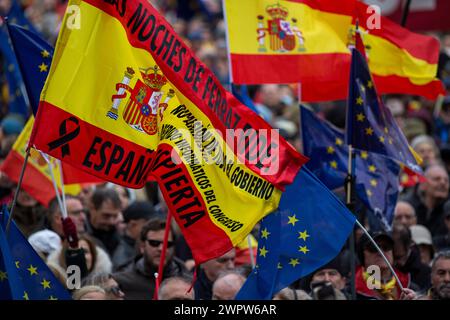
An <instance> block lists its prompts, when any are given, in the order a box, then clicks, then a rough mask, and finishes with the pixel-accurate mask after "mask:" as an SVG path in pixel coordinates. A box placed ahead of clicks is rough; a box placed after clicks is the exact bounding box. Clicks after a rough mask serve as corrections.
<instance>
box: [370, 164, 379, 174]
mask: <svg viewBox="0 0 450 320" xmlns="http://www.w3.org/2000/svg"><path fill="white" fill-rule="evenodd" d="M376 170H377V167H375V166H374V165H373V164H372V165H370V166H369V171H370V172H375V171H376Z"/></svg>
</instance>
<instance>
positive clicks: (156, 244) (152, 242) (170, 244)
mask: <svg viewBox="0 0 450 320" xmlns="http://www.w3.org/2000/svg"><path fill="white" fill-rule="evenodd" d="M145 240H146V241H147V243H148V244H149V245H150V246H152V247H159V246H160V245H161V244H162V243H163V241H159V240H152V239H145ZM173 245H174V243H173V241H167V248H171V247H173Z"/></svg>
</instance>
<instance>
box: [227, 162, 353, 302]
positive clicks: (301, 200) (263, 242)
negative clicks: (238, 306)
mask: <svg viewBox="0 0 450 320" xmlns="http://www.w3.org/2000/svg"><path fill="white" fill-rule="evenodd" d="M354 223H355V217H354V215H353V214H352V213H351V212H350V211H348V209H347V208H346V207H345V206H344V205H343V204H342V203H341V202H340V201H339V200H338V199H337V198H336V197H335V196H334V195H333V194H332V193H331V191H330V190H328V188H327V187H325V186H324V185H323V184H322V183H321V182H320V181H319V179H317V178H316V177H315V176H314V175H313V174H312V173H311V172H310V171H309V170H308V169H307V168H305V167H303V168H302V169H301V170H300V171H299V172H298V174H297V176H296V178H295V180H294V182H293V183H292V184H291V185H289V186H287V187H286V191H285V192H284V193H283V195H282V196H281V201H280V206H279V208H278V210H277V211H276V212H274V213H272V214H270V215H268V216H267V217H265V218H264V219H263V220H262V223H261V231H260V237H259V241H258V257H257V261H256V262H257V265H256V267H255V269H254V270H253V272H252V273H251V274H250V276H249V277H248V279H247V281H246V282H245V284H244V286H243V287H242V289H241V290H240V291H239V292H238V294H237V296H236V299H238V300H245V299H247V300H250V299H251V300H253V299H259V300H260V299H266V300H267V299H272V296H273V295H274V294H275V293H277V292H278V291H280V290H281V289H283V288H285V287H287V286H288V285H290V284H291V283H292V282H294V281H295V280H297V279H299V278H301V277H304V276H306V275H308V274H309V273H311V272H313V271H314V270H316V269H317V268H319V267H321V266H322V265H324V264H326V263H328V262H329V261H330V260H331V259H333V258H334V257H335V256H337V255H338V254H339V252H340V251H341V249H342V246H343V245H344V243H345V241H346V240H347V238H348V236H349V234H350V232H351V231H352V229H353V225H354Z"/></svg>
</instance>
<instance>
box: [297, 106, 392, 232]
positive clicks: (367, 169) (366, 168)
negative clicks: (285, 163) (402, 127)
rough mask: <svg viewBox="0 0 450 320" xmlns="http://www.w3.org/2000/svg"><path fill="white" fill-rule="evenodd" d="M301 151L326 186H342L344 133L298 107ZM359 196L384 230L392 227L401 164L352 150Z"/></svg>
mask: <svg viewBox="0 0 450 320" xmlns="http://www.w3.org/2000/svg"><path fill="white" fill-rule="evenodd" d="M300 109H301V111H300V112H301V128H302V136H303V152H304V154H305V155H306V156H308V157H309V158H310V160H309V162H308V163H307V164H306V166H307V167H308V169H310V170H311V171H312V172H313V173H314V174H315V175H316V176H317V177H318V178H319V179H320V180H321V181H322V182H323V183H324V184H325V185H326V186H327V187H328V188H330V189H336V188H339V187H342V186H344V183H345V177H346V176H347V171H348V169H347V166H348V145H346V144H344V133H343V131H342V130H339V129H337V128H335V127H334V126H332V125H331V124H329V123H328V122H326V121H322V120H320V119H319V118H318V117H317V116H316V115H315V114H314V113H313V112H311V111H309V110H308V109H306V108H305V107H301V108H300ZM354 157H355V172H354V175H355V176H356V185H355V191H356V194H357V195H358V198H359V199H360V200H361V201H362V202H363V203H364V204H365V206H366V207H367V208H369V209H370V210H371V211H372V212H373V213H374V215H375V217H376V218H377V220H378V221H379V222H380V223H381V226H382V227H383V229H385V230H386V231H388V230H389V229H390V228H391V225H392V221H393V218H394V209H395V204H396V203H397V197H398V189H399V174H400V166H399V165H398V164H397V163H396V162H395V161H394V160H392V159H389V158H387V157H384V156H381V155H378V154H375V153H371V152H367V151H360V150H357V151H354Z"/></svg>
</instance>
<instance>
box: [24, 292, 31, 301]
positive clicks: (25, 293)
mask: <svg viewBox="0 0 450 320" xmlns="http://www.w3.org/2000/svg"><path fill="white" fill-rule="evenodd" d="M22 298H23V300H30V298H28V293H27V292H26V291H24V292H23V297H22Z"/></svg>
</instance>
